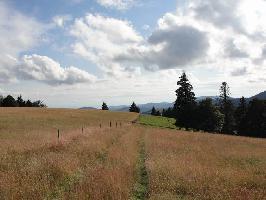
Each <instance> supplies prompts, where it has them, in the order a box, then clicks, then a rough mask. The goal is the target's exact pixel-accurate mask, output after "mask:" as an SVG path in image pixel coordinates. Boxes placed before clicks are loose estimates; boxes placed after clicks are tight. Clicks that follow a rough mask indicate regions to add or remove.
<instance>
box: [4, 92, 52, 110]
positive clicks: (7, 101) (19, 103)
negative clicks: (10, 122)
mask: <svg viewBox="0 0 266 200" xmlns="http://www.w3.org/2000/svg"><path fill="white" fill-rule="evenodd" d="M0 107H41V108H43V107H47V106H46V105H45V104H44V103H43V102H42V101H41V100H37V101H31V100H30V99H28V100H24V99H23V98H22V96H21V95H19V96H18V97H17V99H15V98H14V97H13V96H11V95H7V96H6V97H3V96H0Z"/></svg>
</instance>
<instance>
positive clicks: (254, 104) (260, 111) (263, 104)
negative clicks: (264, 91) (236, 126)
mask: <svg viewBox="0 0 266 200" xmlns="http://www.w3.org/2000/svg"><path fill="white" fill-rule="evenodd" d="M240 134H241V135H246V136H251V137H263V138H266V100H258V99H253V100H252V101H250V102H249V105H248V109H247V114H246V116H245V118H244V120H243V128H242V130H241V133H240Z"/></svg>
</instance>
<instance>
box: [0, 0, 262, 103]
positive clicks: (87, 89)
mask: <svg viewBox="0 0 266 200" xmlns="http://www.w3.org/2000/svg"><path fill="white" fill-rule="evenodd" d="M265 9H266V2H265V1H263V0H258V2H257V3H256V4H254V3H252V1H250V0H236V1H234V2H232V1H230V0H225V1H222V0H217V1H212V0H205V1H204V0H178V1H176V0H168V1H165V0H156V1H155V0H147V1H141V0H69V1H65V0H55V1H49V0H37V1H36V0H27V1H20V0H3V1H1V2H0V28H1V29H0V38H1V39H0V46H1V48H0V50H1V53H0V75H1V78H0V93H1V94H3V95H6V94H13V95H15V96H16V95H19V94H22V95H23V96H25V98H31V99H42V100H44V102H45V103H46V104H47V105H48V106H49V107H82V106H95V107H99V106H100V105H101V102H102V101H106V102H107V103H108V104H109V105H119V104H130V103H131V102H132V101H136V102H137V103H147V102H161V101H174V100H175V94H174V90H175V89H176V81H177V79H178V77H179V75H180V73H181V72H182V71H183V70H185V71H186V72H187V74H188V76H189V78H190V81H191V82H192V84H193V86H194V90H195V93H196V95H197V96H206V95H217V94H218V92H219V86H220V84H221V82H222V81H227V82H228V83H229V86H230V87H231V94H232V96H235V97H237V96H242V95H243V96H251V95H254V94H256V93H258V92H260V91H263V90H265V86H266V79H265V77H266V42H265V41H266V29H265V27H266V14H265Z"/></svg>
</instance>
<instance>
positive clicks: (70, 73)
mask: <svg viewBox="0 0 266 200" xmlns="http://www.w3.org/2000/svg"><path fill="white" fill-rule="evenodd" d="M15 73H16V74H17V77H18V78H19V79H24V80H37V81H41V82H44V83H47V84H49V85H62V84H65V85H73V84H76V83H86V82H88V83H92V82H94V81H96V77H95V76H94V75H91V74H89V73H88V72H86V71H83V70H80V69H78V68H76V67H73V66H71V67H69V68H62V67H61V66H60V64H59V63H58V62H56V61H54V60H52V59H51V58H49V57H46V56H40V55H35V54H33V55H25V56H23V57H22V59H21V60H20V62H19V64H18V65H17V67H16V71H15Z"/></svg>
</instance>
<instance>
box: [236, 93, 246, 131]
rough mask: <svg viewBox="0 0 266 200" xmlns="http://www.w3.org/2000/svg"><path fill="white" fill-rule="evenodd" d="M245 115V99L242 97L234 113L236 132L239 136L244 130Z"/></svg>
mask: <svg viewBox="0 0 266 200" xmlns="http://www.w3.org/2000/svg"><path fill="white" fill-rule="evenodd" d="M246 114H247V104H246V99H245V98H244V97H242V98H240V100H239V105H238V107H237V108H236V111H235V122H236V130H237V132H238V133H239V134H241V132H243V128H244V126H245V125H244V123H245V122H244V119H245V117H246Z"/></svg>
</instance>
